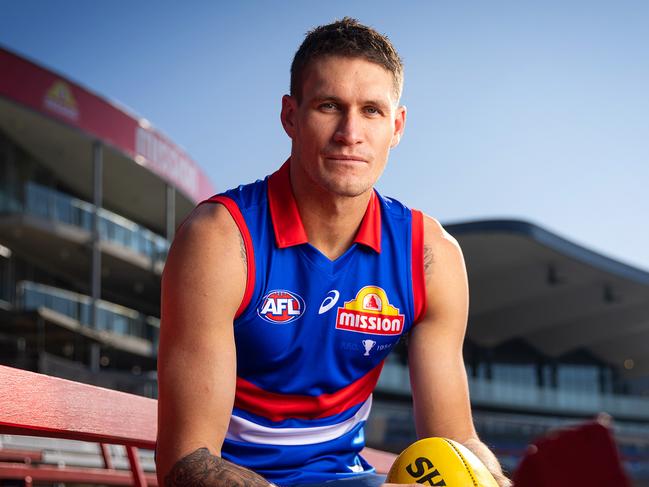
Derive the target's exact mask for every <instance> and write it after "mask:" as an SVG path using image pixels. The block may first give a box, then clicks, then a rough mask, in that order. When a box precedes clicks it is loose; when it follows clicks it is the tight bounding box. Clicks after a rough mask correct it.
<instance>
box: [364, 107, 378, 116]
mask: <svg viewBox="0 0 649 487" xmlns="http://www.w3.org/2000/svg"><path fill="white" fill-rule="evenodd" d="M365 113H368V114H370V115H379V114H380V113H381V111H380V110H379V109H378V108H376V107H365Z"/></svg>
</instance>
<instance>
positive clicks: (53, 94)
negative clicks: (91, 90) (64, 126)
mask: <svg viewBox="0 0 649 487" xmlns="http://www.w3.org/2000/svg"><path fill="white" fill-rule="evenodd" d="M43 103H44V105H45V107H46V108H47V109H48V110H50V111H52V112H54V113H57V114H59V115H62V116H64V117H65V118H69V119H70V120H75V121H76V120H77V118H79V109H78V108H77V101H76V100H75V99H74V95H72V90H71V89H70V87H69V86H68V84H67V83H65V82H63V81H60V80H59V81H55V82H54V84H53V85H52V86H51V87H50V89H49V90H47V93H45V98H44V99H43Z"/></svg>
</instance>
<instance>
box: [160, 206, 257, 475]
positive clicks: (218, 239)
mask: <svg viewBox="0 0 649 487" xmlns="http://www.w3.org/2000/svg"><path fill="white" fill-rule="evenodd" d="M244 255H245V253H244ZM243 259H244V256H242V254H241V236H240V234H239V231H238V229H237V227H236V224H235V223H234V221H233V220H232V218H231V217H230V215H229V213H228V212H227V210H226V209H225V208H224V207H223V206H221V205H216V204H204V205H201V206H200V207H198V208H197V209H196V210H194V212H193V213H192V215H191V216H190V217H189V218H188V219H187V221H186V222H185V223H184V224H183V225H182V227H181V228H180V230H179V231H178V233H177V236H176V238H175V240H174V243H173V245H172V247H171V249H170V251H169V256H168V258H167V262H166V264H165V270H164V273H163V276H162V309H161V315H162V319H161V329H160V347H159V352H158V383H159V400H158V446H157V458H156V466H157V472H158V481H159V483H160V485H165V486H180V485H183V486H212V485H214V486H238V485H241V486H244V485H252V486H257V485H259V486H262V485H269V484H268V482H266V481H265V480H264V479H263V478H262V477H260V476H258V475H257V474H255V473H253V472H251V471H249V470H246V469H245V468H243V467H240V466H237V465H234V464H232V463H230V462H227V461H225V460H223V459H222V458H221V457H220V455H221V446H222V444H223V439H224V437H225V434H226V431H227V427H228V423H229V421H230V415H231V413H232V405H233V402H234V391H235V385H236V351H235V345H234V330H233V324H232V323H233V319H234V315H235V313H236V310H237V309H238V307H239V305H240V303H241V300H242V298H243V293H244V290H245V284H246V267H245V262H244V260H243Z"/></svg>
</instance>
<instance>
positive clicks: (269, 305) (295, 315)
mask: <svg viewBox="0 0 649 487" xmlns="http://www.w3.org/2000/svg"><path fill="white" fill-rule="evenodd" d="M304 309H305V305H304V299H302V297H301V296H300V295H298V294H296V293H292V292H291V291H286V290H285V289H275V290H273V291H271V292H269V293H268V294H266V296H264V298H263V299H262V300H261V306H260V307H259V308H257V314H258V315H259V316H260V317H261V318H263V319H264V320H266V321H268V322H269V323H278V324H282V323H290V322H291V321H295V320H297V319H299V318H300V316H302V314H303V313H304Z"/></svg>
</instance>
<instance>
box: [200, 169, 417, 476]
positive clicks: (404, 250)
mask: <svg viewBox="0 0 649 487" xmlns="http://www.w3.org/2000/svg"><path fill="white" fill-rule="evenodd" d="M289 163H290V162H289V161H287V162H286V163H285V164H284V165H283V166H282V168H281V169H280V170H279V171H277V172H276V173H274V174H273V175H271V176H269V177H267V178H266V179H265V180H264V181H257V182H255V183H252V184H248V185H245V186H239V187H238V188H236V189H233V190H230V191H227V192H225V193H223V194H220V195H217V196H213V197H212V198H210V199H209V200H205V201H204V202H203V203H206V202H212V203H220V204H223V205H224V206H225V207H226V208H227V209H228V211H229V212H230V214H231V215H232V217H233V218H234V220H235V222H236V223H237V226H238V227H239V230H240V231H241V234H242V236H243V240H244V244H245V248H246V254H247V266H248V279H247V285H246V291H245V295H244V299H243V302H242V303H241V306H240V308H239V310H238V311H237V316H236V318H235V321H234V335H235V343H236V350H237V384H236V394H235V401H234V409H233V411H232V417H231V421H230V425H229V428H228V431H227V435H226V438H225V441H224V443H223V448H222V455H223V458H225V459H227V460H229V461H232V462H234V463H236V464H238V465H242V466H244V467H247V468H249V469H251V470H254V471H255V472H257V473H259V474H260V475H262V476H264V477H265V478H266V479H268V480H269V481H271V482H273V483H275V484H278V485H293V484H299V483H312V482H322V481H327V480H335V479H341V478H345V477H349V476H353V475H358V474H361V473H367V472H373V471H374V469H373V468H372V467H371V466H370V465H369V464H368V463H367V462H366V461H365V460H364V459H363V458H362V457H361V456H360V454H359V452H360V451H361V450H362V448H363V447H364V444H365V440H364V434H363V427H364V425H365V421H366V419H367V417H368V415H369V412H370V407H371V403H372V390H373V389H374V387H375V385H376V382H377V380H378V378H379V374H380V372H381V368H382V366H383V360H384V359H385V357H386V356H387V355H388V353H389V352H390V350H391V349H392V348H393V346H394V345H395V344H396V343H397V342H398V341H399V339H400V337H401V336H402V335H404V334H406V333H408V331H409V330H410V329H411V327H412V326H413V323H416V321H417V320H418V319H419V318H420V317H421V316H422V315H423V313H424V308H425V294H424V274H423V221H422V214H421V213H420V212H418V211H415V210H410V209H408V208H406V207H405V206H403V205H402V204H401V203H399V202H398V201H396V200H393V199H388V198H385V197H382V196H380V195H379V194H378V193H377V192H376V191H375V192H373V194H372V197H371V199H370V202H369V205H368V207H367V210H366V213H365V216H364V217H363V220H362V223H361V226H360V228H359V230H358V233H357V235H356V238H355V241H354V243H353V244H352V246H351V247H350V248H349V249H348V250H347V252H345V253H344V254H343V255H341V256H340V257H339V258H337V259H336V260H334V261H331V260H329V259H328V258H327V257H325V256H324V255H323V254H321V253H320V252H319V251H318V250H317V249H316V248H315V247H313V246H311V245H310V244H309V243H308V239H307V236H306V232H305V230H304V227H303V225H302V221H301V219H300V215H299V213H298V209H297V206H296V202H295V199H294V197H293V193H292V191H291V186H290V180H289V178H290V176H289Z"/></svg>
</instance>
